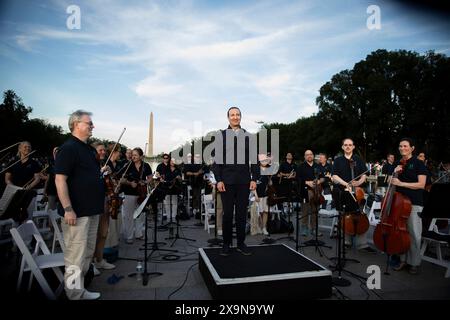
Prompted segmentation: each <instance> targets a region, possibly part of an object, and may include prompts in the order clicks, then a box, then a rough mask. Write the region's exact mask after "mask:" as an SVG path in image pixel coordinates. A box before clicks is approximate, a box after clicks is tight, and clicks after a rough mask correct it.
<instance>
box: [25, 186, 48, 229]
mask: <svg viewBox="0 0 450 320" xmlns="http://www.w3.org/2000/svg"><path fill="white" fill-rule="evenodd" d="M43 198H44V190H43V189H39V190H37V195H36V199H34V200H33V201H32V202H31V204H30V205H33V208H32V210H33V215H32V218H33V221H34V222H35V224H36V227H37V228H38V230H39V232H40V233H41V234H44V233H48V232H50V227H49V216H48V201H47V202H45V203H41V201H42V199H43Z"/></svg>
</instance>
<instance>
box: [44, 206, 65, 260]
mask: <svg viewBox="0 0 450 320" xmlns="http://www.w3.org/2000/svg"><path fill="white" fill-rule="evenodd" d="M48 216H49V218H50V222H51V224H52V226H53V232H54V235H53V245H52V253H53V252H54V251H55V242H56V241H58V242H59V245H60V247H61V250H62V251H63V252H64V251H65V250H66V246H65V244H64V236H63V234H62V230H61V229H60V223H61V218H62V217H61V216H60V215H59V214H58V211H57V210H48Z"/></svg>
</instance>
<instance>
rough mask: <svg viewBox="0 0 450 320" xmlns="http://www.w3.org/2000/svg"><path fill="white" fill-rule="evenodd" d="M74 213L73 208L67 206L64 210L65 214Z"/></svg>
mask: <svg viewBox="0 0 450 320" xmlns="http://www.w3.org/2000/svg"><path fill="white" fill-rule="evenodd" d="M72 211H73V208H72V206H67V207H65V208H64V212H72Z"/></svg>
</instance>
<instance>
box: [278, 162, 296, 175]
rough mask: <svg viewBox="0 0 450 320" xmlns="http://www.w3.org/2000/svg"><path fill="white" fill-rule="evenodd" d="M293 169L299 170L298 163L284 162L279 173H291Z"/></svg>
mask: <svg viewBox="0 0 450 320" xmlns="http://www.w3.org/2000/svg"><path fill="white" fill-rule="evenodd" d="M292 170H294V172H297V165H296V164H295V163H294V162H291V163H288V162H287V161H285V162H283V163H282V164H281V165H280V168H279V169H278V173H291V172H292Z"/></svg>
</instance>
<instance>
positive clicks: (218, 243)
mask: <svg viewBox="0 0 450 320" xmlns="http://www.w3.org/2000/svg"><path fill="white" fill-rule="evenodd" d="M217 197H221V195H220V193H219V192H218V190H217V188H216V196H215V197H214V238H212V239H209V240H208V243H209V245H208V246H209V247H214V246H222V243H223V240H222V239H219V238H217V221H218V218H217ZM205 210H206V209H205ZM222 210H223V206H222ZM207 218H208V217H207V216H205V219H207Z"/></svg>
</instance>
